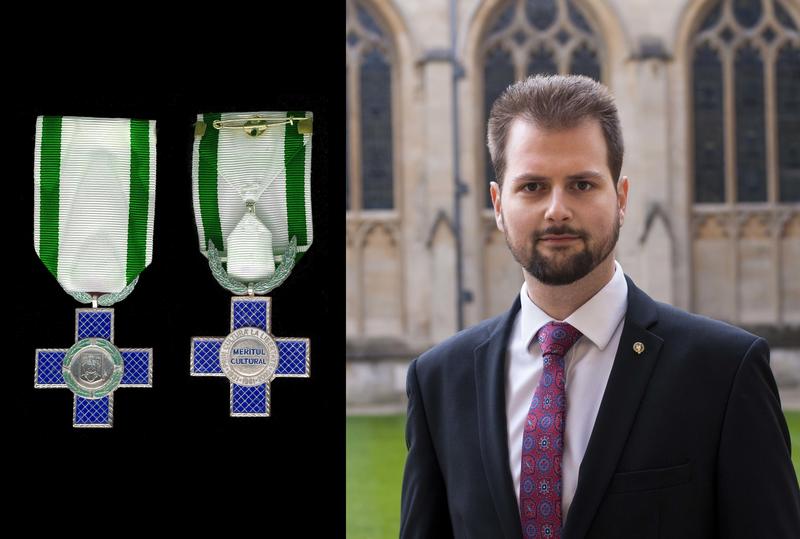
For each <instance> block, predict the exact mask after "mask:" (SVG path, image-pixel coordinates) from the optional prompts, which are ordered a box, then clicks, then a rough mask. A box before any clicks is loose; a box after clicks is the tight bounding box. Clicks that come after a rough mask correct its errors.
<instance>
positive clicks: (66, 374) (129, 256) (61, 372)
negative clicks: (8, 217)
mask: <svg viewBox="0 0 800 539" xmlns="http://www.w3.org/2000/svg"><path fill="white" fill-rule="evenodd" d="M155 165H156V136H155V122H154V121H147V120H129V119H120V118H77V117H67V116H65V117H60V116H40V117H39V118H38V119H37V122H36V150H35V154H34V246H35V248H36V253H37V254H38V255H39V258H40V259H41V260H42V262H43V263H44V265H45V266H46V267H47V269H48V270H49V271H50V273H51V274H52V275H53V276H54V277H55V278H56V279H57V280H58V282H59V284H60V285H61V286H62V287H63V288H64V290H65V291H66V292H67V293H69V294H70V295H71V296H72V297H73V298H75V299H76V300H77V301H79V302H80V303H84V304H87V303H90V304H92V307H91V308H80V309H76V312H75V343H74V344H73V345H72V347H70V348H68V349H52V348H50V349H38V350H36V359H35V374H34V385H35V387H37V388H68V389H70V390H71V391H72V393H73V426H74V427H111V426H112V425H113V410H114V406H113V405H114V391H115V390H116V389H118V388H120V387H151V386H152V380H153V375H152V373H153V353H152V349H149V348H117V347H116V345H115V344H114V309H112V308H110V306H111V305H113V304H114V303H116V302H118V301H121V300H123V299H125V297H127V296H128V294H130V293H131V292H132V291H133V288H134V287H135V286H136V283H137V281H138V275H139V274H140V273H141V272H142V270H144V268H145V267H147V266H148V265H149V264H150V261H151V258H152V251H153V214H154V213H153V212H154V207H155V181H156V176H155V173H156V167H155ZM100 307H102V308H100Z"/></svg>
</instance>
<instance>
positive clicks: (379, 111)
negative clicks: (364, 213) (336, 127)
mask: <svg viewBox="0 0 800 539" xmlns="http://www.w3.org/2000/svg"><path fill="white" fill-rule="evenodd" d="M346 44H347V122H346V146H347V173H346V182H347V187H346V193H347V209H348V210H356V209H357V210H361V209H363V210H385V209H392V208H394V206H395V201H394V177H393V165H394V160H393V159H394V158H393V148H392V144H393V143H392V68H391V65H392V50H391V46H390V40H389V39H388V33H387V32H386V31H385V30H384V29H383V28H382V27H381V25H379V24H378V19H377V18H376V17H375V16H374V15H373V14H372V13H371V12H370V10H369V9H368V7H367V6H366V5H364V3H362V2H360V1H358V0H347V23H346Z"/></svg>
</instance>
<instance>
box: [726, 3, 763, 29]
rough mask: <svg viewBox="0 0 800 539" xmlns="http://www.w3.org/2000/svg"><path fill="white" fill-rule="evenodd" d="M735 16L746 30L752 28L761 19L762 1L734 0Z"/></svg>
mask: <svg viewBox="0 0 800 539" xmlns="http://www.w3.org/2000/svg"><path fill="white" fill-rule="evenodd" d="M733 14H734V16H735V17H736V20H737V21H738V22H739V24H741V25H742V26H743V27H744V28H751V27H753V26H755V25H756V23H757V22H758V20H759V19H760V18H761V0H733Z"/></svg>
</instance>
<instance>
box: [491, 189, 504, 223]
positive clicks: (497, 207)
mask: <svg viewBox="0 0 800 539" xmlns="http://www.w3.org/2000/svg"><path fill="white" fill-rule="evenodd" d="M489 194H490V195H491V196H492V207H493V208H494V221H495V223H497V229H498V230H499V231H500V232H504V230H503V207H502V205H501V203H500V194H501V188H500V184H498V183H497V182H491V183H490V184H489Z"/></svg>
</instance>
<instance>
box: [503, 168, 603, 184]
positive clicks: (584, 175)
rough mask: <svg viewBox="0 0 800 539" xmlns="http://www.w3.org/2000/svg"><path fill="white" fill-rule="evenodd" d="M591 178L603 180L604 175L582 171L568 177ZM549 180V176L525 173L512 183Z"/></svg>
mask: <svg viewBox="0 0 800 539" xmlns="http://www.w3.org/2000/svg"><path fill="white" fill-rule="evenodd" d="M590 178H595V179H598V180H600V179H603V175H602V174H600V173H599V172H597V171H596V170H582V171H580V172H576V173H575V174H570V175H569V176H567V179H568V180H586V179H590ZM549 179H550V177H549V176H541V175H539V174H528V173H527V172H523V173H522V174H520V175H518V176H515V177H514V178H513V179H512V180H511V181H512V182H520V181H526V182H531V181H533V182H541V181H546V180H549Z"/></svg>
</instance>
